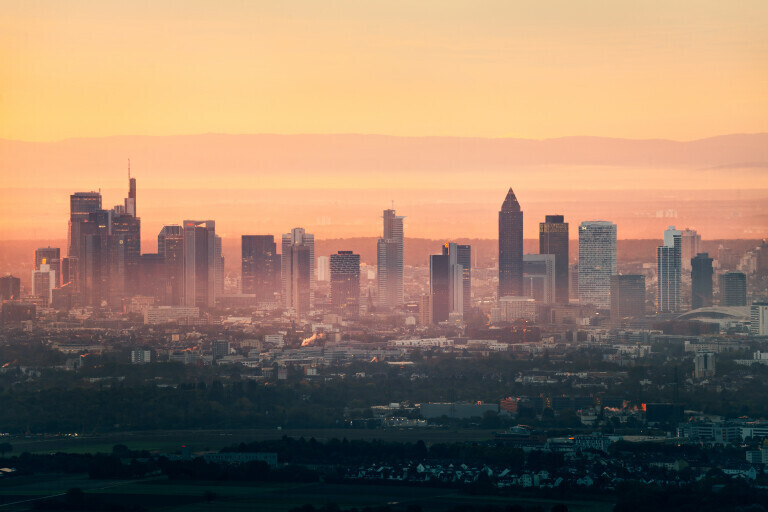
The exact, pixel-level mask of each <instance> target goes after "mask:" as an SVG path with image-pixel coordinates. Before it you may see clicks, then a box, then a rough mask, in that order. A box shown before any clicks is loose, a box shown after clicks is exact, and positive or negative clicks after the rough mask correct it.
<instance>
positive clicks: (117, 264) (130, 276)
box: [109, 214, 141, 303]
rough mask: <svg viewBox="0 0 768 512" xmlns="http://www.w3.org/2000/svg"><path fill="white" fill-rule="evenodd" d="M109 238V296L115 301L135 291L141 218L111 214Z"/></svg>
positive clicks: (139, 258)
mask: <svg viewBox="0 0 768 512" xmlns="http://www.w3.org/2000/svg"><path fill="white" fill-rule="evenodd" d="M111 231H112V233H111V235H110V240H109V249H110V254H109V260H110V261H109V262H110V277H109V279H110V289H111V293H110V297H111V302H113V303H116V302H117V301H118V300H120V299H121V298H124V297H130V296H131V295H135V294H136V292H137V286H138V279H139V263H140V260H141V219H139V218H138V217H133V216H131V215H127V214H124V215H113V216H112V230H111Z"/></svg>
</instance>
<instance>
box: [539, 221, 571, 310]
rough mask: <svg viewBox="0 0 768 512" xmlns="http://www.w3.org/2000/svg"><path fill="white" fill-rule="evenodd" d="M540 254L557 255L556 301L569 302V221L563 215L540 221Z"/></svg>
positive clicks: (560, 302)
mask: <svg viewBox="0 0 768 512" xmlns="http://www.w3.org/2000/svg"><path fill="white" fill-rule="evenodd" d="M539 254H554V255H555V301H556V302H557V303H558V304H568V258H569V256H568V223H567V222H565V218H564V217H563V216H562V215H547V216H546V217H544V222H541V223H539Z"/></svg>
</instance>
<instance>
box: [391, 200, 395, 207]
mask: <svg viewBox="0 0 768 512" xmlns="http://www.w3.org/2000/svg"><path fill="white" fill-rule="evenodd" d="M392 209H393V210H394V209H395V200H394V199H393V200H392Z"/></svg>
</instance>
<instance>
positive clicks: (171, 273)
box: [157, 225, 184, 306]
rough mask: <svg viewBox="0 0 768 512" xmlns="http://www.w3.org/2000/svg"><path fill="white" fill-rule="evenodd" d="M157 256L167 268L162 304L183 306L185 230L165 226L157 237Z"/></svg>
mask: <svg viewBox="0 0 768 512" xmlns="http://www.w3.org/2000/svg"><path fill="white" fill-rule="evenodd" d="M157 254H158V256H159V257H160V258H162V260H163V262H164V263H163V264H164V267H165V270H164V272H163V273H162V275H163V279H164V280H165V283H164V285H163V288H164V291H163V298H162V299H161V300H160V303H161V304H162V305H167V306H181V305H182V304H183V303H184V228H182V227H181V226H179V225H169V226H163V228H162V229H161V230H160V233H159V234H158V235H157Z"/></svg>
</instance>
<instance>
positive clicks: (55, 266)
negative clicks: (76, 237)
mask: <svg viewBox="0 0 768 512" xmlns="http://www.w3.org/2000/svg"><path fill="white" fill-rule="evenodd" d="M43 263H46V264H48V265H49V266H50V267H51V270H53V271H54V272H56V279H55V280H54V286H53V287H54V288H58V287H59V286H61V249H59V248H58V247H41V248H39V249H35V270H40V265H42V264H43Z"/></svg>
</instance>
